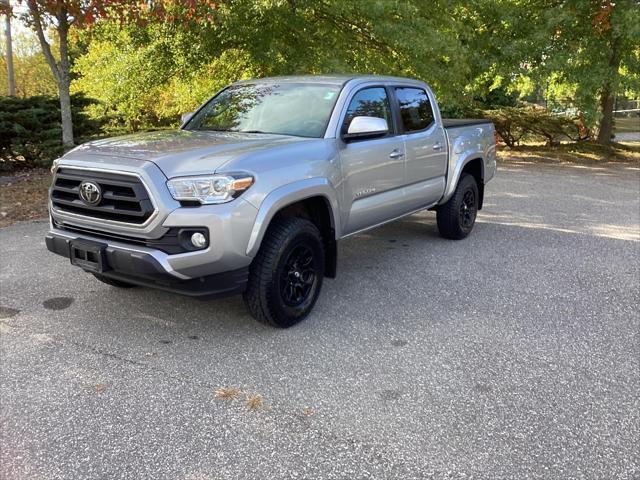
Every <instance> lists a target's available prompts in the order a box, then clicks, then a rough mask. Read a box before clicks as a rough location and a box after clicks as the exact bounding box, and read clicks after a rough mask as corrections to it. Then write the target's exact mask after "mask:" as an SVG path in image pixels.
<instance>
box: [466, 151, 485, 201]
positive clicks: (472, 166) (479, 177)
mask: <svg viewBox="0 0 640 480" xmlns="http://www.w3.org/2000/svg"><path fill="white" fill-rule="evenodd" d="M482 167H483V165H482V159H481V158H474V159H473V160H471V161H470V162H469V163H467V164H466V165H465V166H464V167H463V169H462V173H468V174H470V175H473V178H475V179H476V184H477V185H478V194H479V195H480V199H479V202H478V210H480V209H481V208H482V203H483V201H484V179H483V172H482ZM462 173H461V174H460V176H462Z"/></svg>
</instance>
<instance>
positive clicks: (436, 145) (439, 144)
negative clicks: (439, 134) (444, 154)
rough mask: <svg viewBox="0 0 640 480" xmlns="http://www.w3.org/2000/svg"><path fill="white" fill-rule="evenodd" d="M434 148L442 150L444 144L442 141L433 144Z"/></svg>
mask: <svg viewBox="0 0 640 480" xmlns="http://www.w3.org/2000/svg"><path fill="white" fill-rule="evenodd" d="M433 149H434V150H436V151H438V152H439V151H440V150H442V144H441V143H440V142H438V143H436V144H435V145H434V146H433Z"/></svg>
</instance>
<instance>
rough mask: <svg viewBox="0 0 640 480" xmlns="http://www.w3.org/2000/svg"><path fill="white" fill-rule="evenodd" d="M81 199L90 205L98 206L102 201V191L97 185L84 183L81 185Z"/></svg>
mask: <svg viewBox="0 0 640 480" xmlns="http://www.w3.org/2000/svg"><path fill="white" fill-rule="evenodd" d="M80 198H81V199H82V201H83V202H84V203H86V204H88V205H97V204H98V203H100V200H102V191H101V190H100V187H99V186H98V184H97V183H93V182H88V181H84V182H82V183H81V184H80Z"/></svg>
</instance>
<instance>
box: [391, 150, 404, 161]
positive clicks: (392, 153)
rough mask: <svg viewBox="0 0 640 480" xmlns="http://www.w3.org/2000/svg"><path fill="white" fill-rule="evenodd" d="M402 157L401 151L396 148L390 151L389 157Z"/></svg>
mask: <svg viewBox="0 0 640 480" xmlns="http://www.w3.org/2000/svg"><path fill="white" fill-rule="evenodd" d="M402 157H404V153H402V152H400V151H398V150H394V151H393V152H391V153H390V154H389V158H393V159H396V158H402Z"/></svg>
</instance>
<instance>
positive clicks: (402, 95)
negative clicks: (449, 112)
mask: <svg viewBox="0 0 640 480" xmlns="http://www.w3.org/2000/svg"><path fill="white" fill-rule="evenodd" d="M396 97H397V98H398V104H399V105H400V118H402V123H403V124H404V129H405V131H407V132H415V131H417V130H424V129H425V128H427V127H429V126H430V125H431V124H432V123H433V121H434V117H433V110H432V108H431V102H430V101H429V95H427V92H425V91H424V90H423V89H421V88H396Z"/></svg>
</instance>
